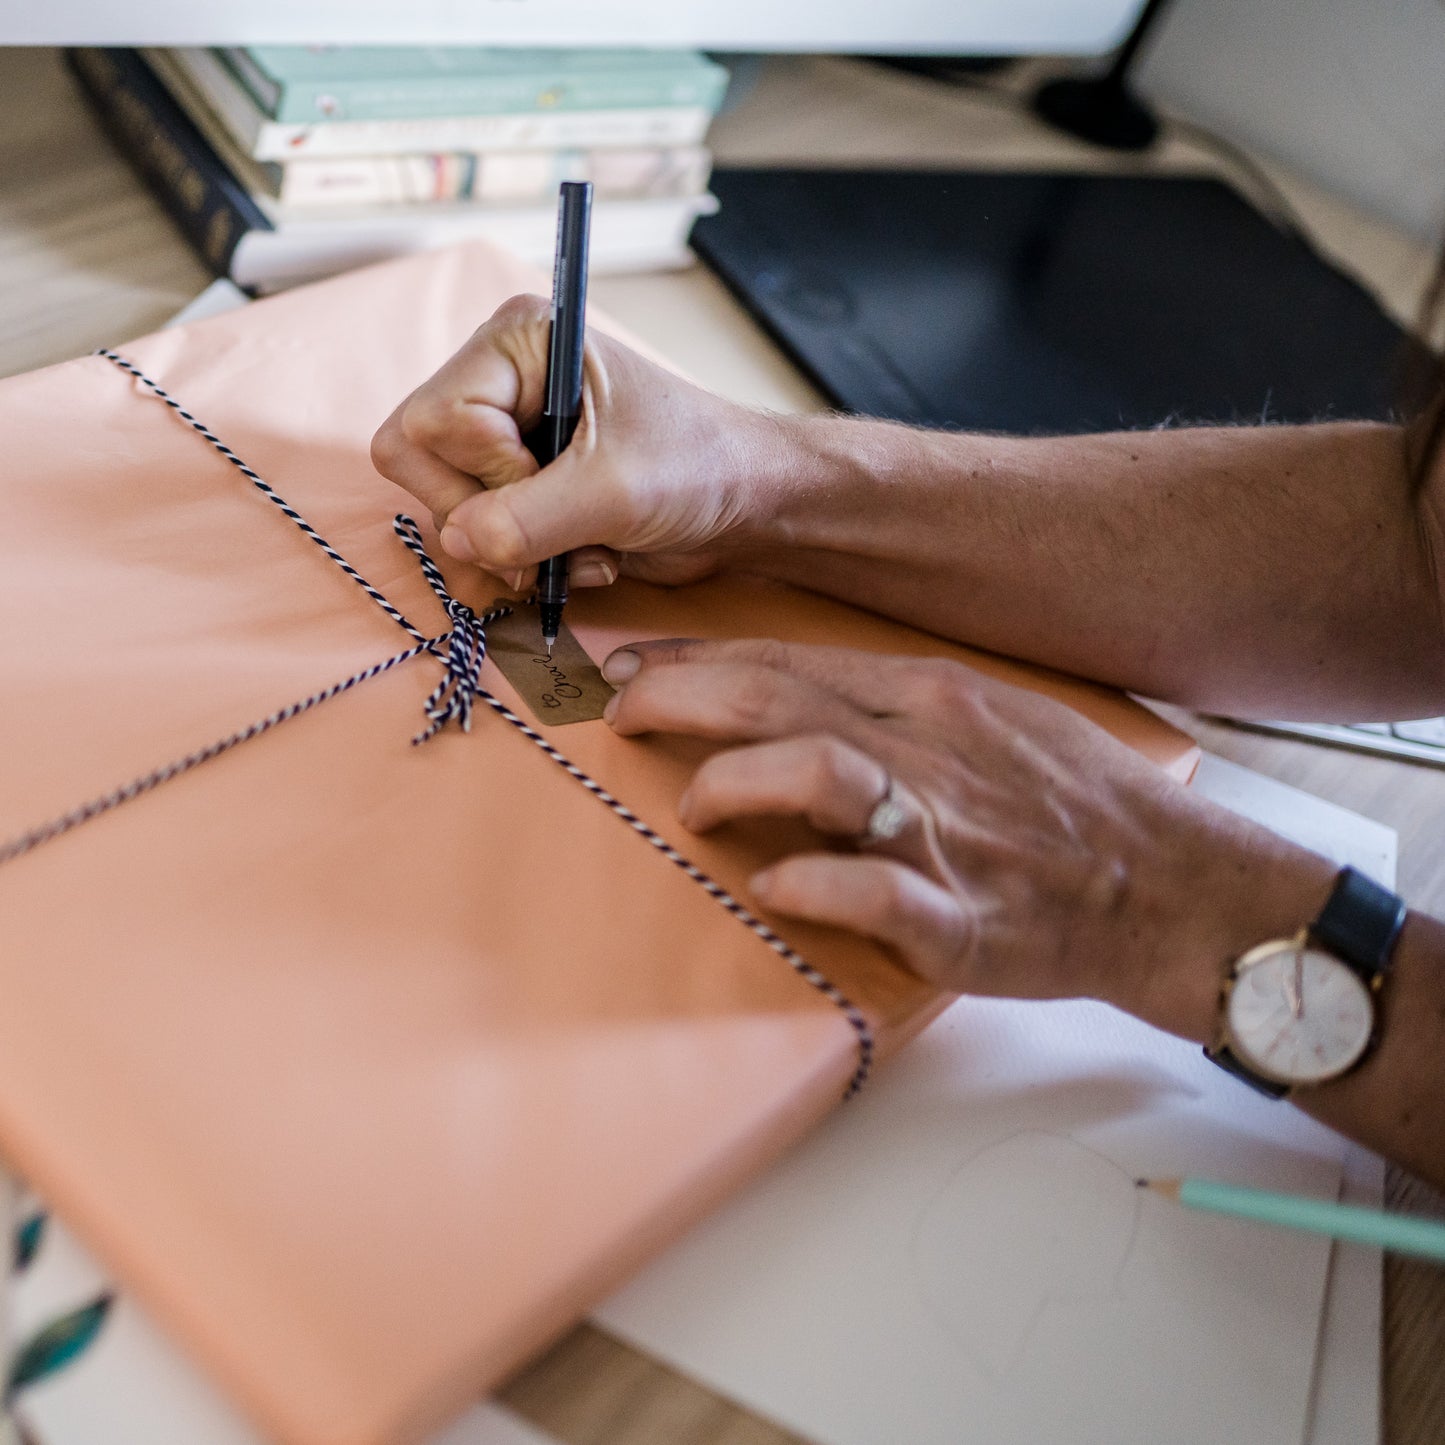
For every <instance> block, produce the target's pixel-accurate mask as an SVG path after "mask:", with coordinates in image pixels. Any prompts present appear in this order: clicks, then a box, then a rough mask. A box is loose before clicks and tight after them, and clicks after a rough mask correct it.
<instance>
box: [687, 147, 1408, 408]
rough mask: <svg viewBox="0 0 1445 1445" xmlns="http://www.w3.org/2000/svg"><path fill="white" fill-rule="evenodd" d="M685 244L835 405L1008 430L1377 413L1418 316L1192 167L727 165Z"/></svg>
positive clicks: (1392, 390)
mask: <svg viewBox="0 0 1445 1445" xmlns="http://www.w3.org/2000/svg"><path fill="white" fill-rule="evenodd" d="M713 189H714V190H715V192H716V194H717V196H718V198H719V199H720V201H721V202H722V206H721V209H720V210H719V212H718V214H717V215H715V216H712V217H706V218H704V219H703V220H701V221H699V222H698V225H697V227H696V229H695V231H694V233H693V246H694V248H695V249H696V250H697V252H698V254H699V255H700V256H701V257H702V258H703V260H704V261H705V262H706V263H707V264H708V265H709V266H711V267H712V268H713V269H714V270H715V271H716V272H717V273H718V275H719V276H720V277H721V278H722V279H723V280H724V281H725V282H726V283H727V285H728V286H729V287H730V288H731V289H732V290H733V292H734V293H735V294H736V295H737V296H738V297H739V298H740V299H741V300H742V301H743V303H744V305H746V306H747V307H748V309H749V310H750V311H751V312H752V313H753V314H754V315H755V316H756V317H757V319H758V320H759V321H760V322H761V323H762V325H763V326H764V327H765V328H766V329H767V330H768V331H769V332H770V333H771V334H772V335H773V336H774V337H775V338H776V339H777V340H778V342H779V343H780V344H781V345H782V346H783V347H784V348H785V350H786V351H787V352H788V353H789V355H791V356H792V358H793V359H794V360H795V361H796V362H797V363H798V365H799V366H800V367H802V369H803V370H804V371H805V372H806V373H807V374H808V375H809V376H810V377H811V378H812V379H813V381H814V382H815V383H816V384H817V385H818V387H819V389H820V390H821V391H822V392H823V394H824V395H825V396H826V397H827V398H828V400H829V401H830V402H831V403H832V404H833V405H835V406H838V407H840V408H842V409H844V410H846V411H851V412H858V413H862V414H866V415H870V416H880V417H891V418H895V419H897V420H900V421H909V422H917V423H922V424H926V425H932V426H946V427H965V428H969V429H984V430H996V431H1004V432H1016V433H1040V432H1055V433H1059V432H1076V431H1103V430H1112V429H1115V428H1121V427H1148V426H1157V425H1160V424H1163V423H1177V422H1259V421H1289V422H1303V421H1312V420H1316V419H1321V418H1326V417H1341V418H1343V417H1376V418H1379V417H1386V416H1389V415H1390V414H1391V412H1392V408H1393V405H1394V401H1395V397H1396V394H1397V378H1398V376H1399V371H1398V363H1399V362H1400V359H1401V354H1402V347H1403V345H1404V343H1405V341H1406V338H1405V335H1404V333H1403V332H1402V331H1401V330H1400V328H1399V327H1397V326H1396V325H1395V324H1394V323H1393V322H1392V321H1391V320H1390V319H1389V318H1388V317H1386V316H1385V315H1384V313H1383V312H1382V311H1381V310H1380V308H1379V307H1378V305H1377V304H1376V303H1375V302H1374V301H1373V300H1372V298H1371V297H1370V296H1369V295H1368V294H1367V293H1366V292H1365V291H1364V290H1363V289H1362V288H1361V287H1360V286H1358V285H1357V284H1356V283H1355V282H1353V281H1352V280H1350V279H1349V278H1348V277H1346V276H1345V275H1343V274H1342V273H1341V272H1339V271H1337V270H1335V269H1334V268H1333V267H1331V266H1330V265H1328V264H1327V263H1326V262H1324V261H1323V260H1321V259H1320V257H1319V256H1318V255H1316V254H1315V253H1314V252H1313V251H1312V250H1311V249H1310V248H1309V247H1308V246H1307V245H1306V244H1305V243H1304V242H1303V241H1301V240H1300V239H1299V238H1298V237H1296V236H1294V235H1291V234H1288V233H1284V232H1281V231H1280V230H1279V229H1277V228H1276V226H1275V225H1274V224H1272V223H1271V222H1270V221H1268V220H1266V219H1265V218H1264V217H1263V216H1261V215H1260V214H1259V213H1258V212H1257V211H1256V210H1255V209H1254V208H1253V207H1251V206H1250V205H1249V204H1248V203H1246V202H1245V201H1244V200H1243V199H1242V198H1241V197H1240V196H1238V195H1237V194H1236V193H1235V192H1234V191H1233V190H1231V189H1230V188H1229V187H1228V186H1226V185H1224V184H1222V183H1220V182H1218V181H1213V180H1204V179H1197V178H1192V177H1161V176H1100V175H1080V174H1072V173H1069V174H1056V173H998V172H985V171H937V170H927V171H895V170H877V171H867V170H773V169H768V170H755V169H726V168H725V169H721V170H719V171H718V172H717V173H716V174H715V177H714V183H713Z"/></svg>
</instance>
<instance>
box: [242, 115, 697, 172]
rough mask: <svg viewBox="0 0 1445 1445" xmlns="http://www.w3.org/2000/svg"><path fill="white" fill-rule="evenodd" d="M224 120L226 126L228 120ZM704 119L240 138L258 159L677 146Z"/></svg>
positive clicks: (314, 130) (496, 123)
mask: <svg viewBox="0 0 1445 1445" xmlns="http://www.w3.org/2000/svg"><path fill="white" fill-rule="evenodd" d="M226 119H227V121H228V123H229V121H230V117H229V116H227V117H226ZM710 119H711V113H710V112H709V111H708V110H707V109H706V108H704V107H702V106H671V107H659V108H657V109H653V110H614V111H606V110H601V111H599V110H592V111H563V112H554V113H552V114H549V115H501V116H498V115H477V116H460V117H458V116H442V117H438V118H436V119H433V120H410V121H407V120H390V121H339V122H337V123H336V124H335V125H283V124H281V123H279V122H276V121H266V122H264V123H262V124H261V126H260V127H259V128H258V129H257V130H256V131H255V133H254V135H253V136H252V137H240V138H241V139H242V140H243V144H245V145H247V146H248V148H249V149H250V152H251V155H252V157H253V158H254V159H256V160H258V161H288V160H291V159H293V158H295V157H300V156H382V155H385V156H393V155H405V154H408V153H416V152H432V151H436V152H441V151H457V152H465V151H496V150H549V149H553V148H562V147H581V148H586V149H592V148H600V147H603V146H682V145H696V144H697V143H698V142H699V141H701V140H702V138H703V136H704V135H705V134H706V132H707V126H708V121H709V120H710Z"/></svg>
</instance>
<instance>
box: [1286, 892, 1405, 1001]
mask: <svg viewBox="0 0 1445 1445" xmlns="http://www.w3.org/2000/svg"><path fill="white" fill-rule="evenodd" d="M1405 913H1406V909H1405V904H1404V901H1403V900H1402V899H1401V898H1399V897H1398V896H1397V895H1395V894H1394V893H1391V892H1390V890H1389V889H1388V888H1381V887H1380V885H1379V884H1378V883H1376V882H1375V881H1374V880H1373V879H1371V878H1366V877H1365V875H1364V874H1363V873H1360V872H1357V871H1356V870H1355V869H1354V868H1344V869H1341V870H1340V876H1339V877H1338V878H1337V879H1336V880H1335V886H1334V888H1333V890H1332V891H1331V893H1330V897H1329V901H1328V902H1327V903H1326V904H1325V906H1324V907H1323V908H1322V909H1321V910H1320V916H1319V917H1318V918H1317V919H1315V921H1314V923H1313V924H1311V925H1310V932H1309V936H1310V939H1311V940H1312V941H1313V942H1315V943H1318V944H1319V945H1320V947H1321V948H1323V949H1325V950H1327V951H1328V952H1330V953H1332V954H1334V955H1335V957H1336V958H1342V959H1343V960H1344V961H1345V962H1346V963H1347V964H1349V965H1350V967H1351V968H1353V969H1354V970H1355V972H1356V973H1358V974H1359V975H1360V977H1361V978H1362V979H1364V981H1365V982H1366V983H1367V984H1370V985H1372V986H1373V985H1374V983H1375V980H1376V979H1377V978H1378V977H1379V976H1380V974H1382V973H1384V971H1385V970H1386V969H1387V968H1388V967H1389V966H1390V954H1391V953H1392V952H1393V950H1394V947H1395V940H1396V939H1397V938H1399V936H1400V930H1401V929H1402V928H1403V927H1404V926H1405Z"/></svg>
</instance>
